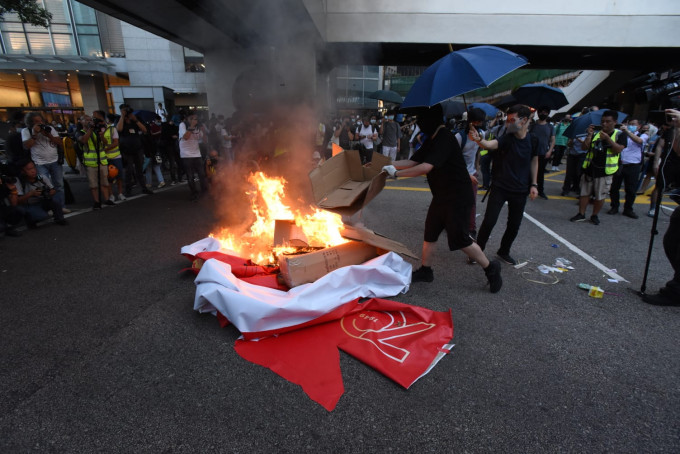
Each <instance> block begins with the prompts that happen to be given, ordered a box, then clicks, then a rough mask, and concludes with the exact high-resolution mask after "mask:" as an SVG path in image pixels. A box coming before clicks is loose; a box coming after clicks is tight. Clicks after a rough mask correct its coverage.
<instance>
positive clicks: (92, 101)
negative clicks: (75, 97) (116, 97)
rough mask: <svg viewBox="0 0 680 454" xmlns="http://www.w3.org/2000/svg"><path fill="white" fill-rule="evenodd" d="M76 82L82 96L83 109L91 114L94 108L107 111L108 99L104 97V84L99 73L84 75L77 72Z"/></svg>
mask: <svg viewBox="0 0 680 454" xmlns="http://www.w3.org/2000/svg"><path fill="white" fill-rule="evenodd" d="M78 84H79V85H80V93H81V95H82V98H83V109H84V110H85V113H86V114H88V115H91V114H92V112H93V111H95V110H103V111H104V112H108V100H107V98H106V85H105V84H104V78H103V77H102V76H101V74H95V75H93V76H86V75H82V74H78Z"/></svg>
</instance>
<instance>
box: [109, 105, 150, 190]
mask: <svg viewBox="0 0 680 454" xmlns="http://www.w3.org/2000/svg"><path fill="white" fill-rule="evenodd" d="M116 129H117V130H118V137H119V138H118V143H119V146H120V152H121V153H122V154H123V156H124V158H125V164H126V165H125V196H126V197H129V196H130V195H131V191H132V185H133V178H134V179H135V180H136V181H137V184H138V185H139V186H140V187H141V188H142V192H143V193H144V194H149V195H151V194H153V191H151V190H150V189H149V188H147V187H146V184H145V180H144V173H143V169H142V167H143V164H144V144H143V142H142V134H146V132H147V129H146V126H145V125H144V123H142V122H141V121H139V119H138V118H137V117H136V116H135V114H134V113H132V108H131V107H130V106H128V105H127V104H121V105H120V118H119V119H118V123H117V124H116Z"/></svg>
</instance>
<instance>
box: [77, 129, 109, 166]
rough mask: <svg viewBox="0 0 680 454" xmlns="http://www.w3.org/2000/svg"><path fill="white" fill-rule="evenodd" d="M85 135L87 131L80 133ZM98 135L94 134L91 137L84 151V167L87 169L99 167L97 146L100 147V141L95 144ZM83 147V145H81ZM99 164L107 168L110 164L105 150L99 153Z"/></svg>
mask: <svg viewBox="0 0 680 454" xmlns="http://www.w3.org/2000/svg"><path fill="white" fill-rule="evenodd" d="M80 132H82V133H83V134H85V131H82V130H81V131H80ZM95 134H96V133H94V132H93V133H92V135H91V136H90V138H89V140H88V141H87V148H86V149H83V165H84V166H87V167H97V165H98V164H97V148H98V147H97V145H99V143H98V142H99V141H98V140H97V143H95V141H94V140H93V139H94V136H95ZM81 146H82V144H81ZM99 164H101V165H103V166H106V165H108V164H109V162H108V161H107V160H106V153H105V152H104V150H100V151H99Z"/></svg>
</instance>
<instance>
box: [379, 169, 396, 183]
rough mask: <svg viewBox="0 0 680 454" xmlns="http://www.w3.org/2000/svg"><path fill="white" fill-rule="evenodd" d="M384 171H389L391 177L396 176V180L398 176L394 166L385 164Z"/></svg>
mask: <svg viewBox="0 0 680 454" xmlns="http://www.w3.org/2000/svg"><path fill="white" fill-rule="evenodd" d="M382 171H383V172H387V174H388V175H389V176H390V178H394V179H395V180H396V178H397V169H396V167H394V166H384V167H383V168H382Z"/></svg>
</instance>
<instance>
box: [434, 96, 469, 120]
mask: <svg viewBox="0 0 680 454" xmlns="http://www.w3.org/2000/svg"><path fill="white" fill-rule="evenodd" d="M440 104H441V105H442V110H443V111H444V116H445V117H446V118H452V117H460V116H461V115H463V112H465V110H466V109H465V104H464V103H462V102H460V101H452V100H450V99H447V100H446V101H444V102H442V103H440Z"/></svg>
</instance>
